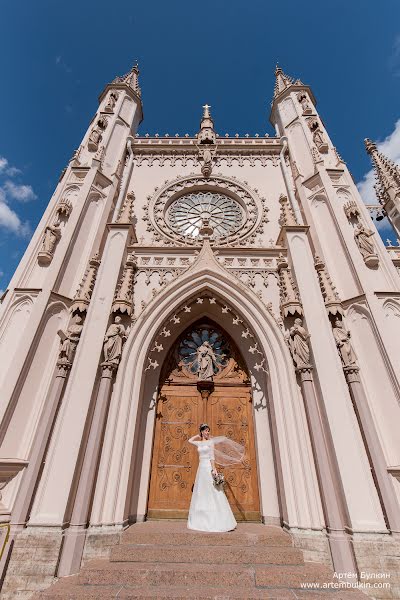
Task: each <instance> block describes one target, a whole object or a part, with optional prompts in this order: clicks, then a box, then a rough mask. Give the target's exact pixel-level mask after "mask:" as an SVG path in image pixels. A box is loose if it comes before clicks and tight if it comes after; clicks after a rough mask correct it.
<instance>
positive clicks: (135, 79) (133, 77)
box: [113, 62, 142, 96]
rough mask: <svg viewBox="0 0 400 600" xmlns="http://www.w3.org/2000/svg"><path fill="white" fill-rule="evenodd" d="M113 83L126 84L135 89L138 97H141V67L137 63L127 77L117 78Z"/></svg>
mask: <svg viewBox="0 0 400 600" xmlns="http://www.w3.org/2000/svg"><path fill="white" fill-rule="evenodd" d="M113 83H124V84H126V85H128V86H129V87H130V88H132V89H133V91H134V92H136V93H137V95H138V96H140V95H141V93H142V92H141V89H140V87H139V65H138V63H137V62H136V63H135V64H134V65H133V67H132V68H131V70H130V71H129V72H128V73H126V75H122V77H116V78H115V79H114V80H113Z"/></svg>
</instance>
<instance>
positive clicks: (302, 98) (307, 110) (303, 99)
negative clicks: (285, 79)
mask: <svg viewBox="0 0 400 600" xmlns="http://www.w3.org/2000/svg"><path fill="white" fill-rule="evenodd" d="M297 99H298V101H299V102H300V104H301V106H302V109H303V115H309V114H311V113H312V108H311V106H310V103H309V101H308V98H307V94H304V93H302V92H300V94H299V95H298V96H297Z"/></svg>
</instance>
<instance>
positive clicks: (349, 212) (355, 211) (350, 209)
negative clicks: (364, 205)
mask: <svg viewBox="0 0 400 600" xmlns="http://www.w3.org/2000/svg"><path fill="white" fill-rule="evenodd" d="M343 210H344V212H345V214H346V217H347V218H348V219H351V218H353V217H354V218H356V219H358V217H359V216H360V211H359V208H358V206H357V204H356V202H355V200H348V201H347V202H346V203H345V204H343Z"/></svg>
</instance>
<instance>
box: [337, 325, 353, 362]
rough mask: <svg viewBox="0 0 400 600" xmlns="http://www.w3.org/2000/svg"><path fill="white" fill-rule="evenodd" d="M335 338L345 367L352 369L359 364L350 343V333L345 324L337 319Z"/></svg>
mask: <svg viewBox="0 0 400 600" xmlns="http://www.w3.org/2000/svg"><path fill="white" fill-rule="evenodd" d="M333 336H334V338H335V342H336V346H337V347H338V350H339V354H340V358H341V359H342V363H343V366H344V367H350V366H353V365H355V364H356V363H357V357H356V355H355V352H354V350H353V348H352V345H351V342H350V331H346V329H345V327H344V323H343V322H342V321H340V320H339V319H337V320H336V321H335V327H334V328H333Z"/></svg>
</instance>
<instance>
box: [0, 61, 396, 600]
mask: <svg viewBox="0 0 400 600" xmlns="http://www.w3.org/2000/svg"><path fill="white" fill-rule="evenodd" d="M193 120H194V122H198V121H200V125H199V129H198V133H197V134H196V135H195V136H193V137H191V136H189V135H187V134H186V135H175V136H168V135H165V136H164V137H162V136H158V135H155V136H149V135H145V136H139V135H138V134H137V128H138V126H139V124H140V123H141V121H142V98H141V90H140V86H139V70H138V67H137V65H135V66H134V67H133V68H132V69H131V71H130V72H129V73H128V74H127V75H125V76H122V77H116V79H114V81H112V83H110V84H108V85H106V87H105V89H104V90H103V92H102V93H101V95H100V97H99V104H98V108H97V112H96V113H95V115H94V118H93V120H92V122H91V123H90V125H89V127H88V129H87V132H86V134H85V136H84V138H83V140H82V142H81V144H80V146H79V147H78V149H77V150H76V151H75V152H74V154H73V156H72V157H71V159H70V161H69V162H68V165H67V166H66V168H65V169H64V171H63V172H62V174H61V177H60V180H59V182H58V184H57V187H56V189H55V191H54V194H53V196H52V197H51V199H50V202H49V204H48V206H47V208H46V210H45V212H44V215H43V217H42V219H41V221H40V222H39V224H38V226H37V229H36V231H35V233H34V235H33V237H32V240H31V241H30V243H29V245H28V248H27V250H26V252H25V254H24V256H23V258H22V260H21V262H20V264H19V266H18V268H17V270H16V272H15V274H14V276H13V278H12V280H11V282H10V284H9V287H8V289H7V290H6V292H5V294H4V295H3V297H2V300H1V306H0V355H1V358H0V364H1V366H2V368H1V373H0V380H1V389H2V392H1V398H0V434H1V447H0V465H1V469H0V472H1V480H0V488H1V505H0V516H1V530H0V531H1V532H2V534H3V537H2V539H1V542H2V547H3V552H2V557H1V573H2V586H3V587H2V598H4V599H5V600H11V599H12V598H20V599H28V598H33V597H34V595H35V594H37V593H39V592H41V591H42V590H45V589H46V588H48V587H49V586H50V585H51V584H53V583H54V581H55V580H56V579H58V583H57V584H56V585H58V584H60V582H62V578H63V577H66V576H70V575H75V574H77V573H79V572H80V570H81V569H82V567H84V565H85V564H87V563H88V561H90V560H91V559H94V558H95V559H97V560H100V559H102V560H106V559H107V557H109V556H110V552H113V551H114V552H115V547H116V546H117V545H118V543H119V540H120V539H121V536H123V535H125V533H126V530H128V531H130V530H134V528H135V527H139V528H140V527H141V528H142V529H141V531H145V528H146V527H148V528H151V527H156V526H160V527H162V526H163V523H165V524H166V526H171V527H179V526H181V525H182V527H183V528H184V526H185V521H186V519H187V515H188V508H189V504H190V498H191V493H192V487H193V482H194V477H195V473H196V460H197V458H196V456H195V450H194V449H193V447H191V446H190V444H188V439H189V438H190V437H191V436H193V435H195V434H196V433H198V427H199V424H200V423H202V422H206V423H208V424H209V426H210V428H211V434H212V435H215V436H218V435H224V436H226V437H228V438H230V439H232V440H234V441H236V442H239V443H240V444H241V445H242V446H244V448H245V458H244V460H243V461H242V462H241V463H240V464H238V465H234V466H232V467H231V468H227V469H225V472H224V475H225V479H226V487H225V491H226V494H227V497H228V500H229V503H230V505H231V508H232V511H233V513H234V515H235V517H236V520H237V521H238V523H239V526H238V527H239V529H238V531H239V532H240V531H241V530H240V527H243V528H244V529H243V531H246V532H247V531H250V530H251V531H253V530H252V529H251V528H252V527H257V528H258V529H257V531H259V529H260V528H265V530H266V531H267V530H268V531H271V530H274V531H276V536H278V534H279V535H282V536H283V535H285V536H286V537H285V540H286V539H289V540H290V544H291V545H293V548H292V547H291V548H290V549H291V550H292V549H293V550H296V552H300V553H301V555H302V557H304V560H305V561H306V563H307V564H309V563H312V564H313V563H315V564H319V565H325V566H328V567H329V568H330V569H331V571H335V572H336V573H339V574H341V576H343V577H344V578H345V579H347V580H348V581H353V582H354V581H360V579H361V578H362V573H363V572H370V573H371V572H375V573H381V574H382V573H385V574H386V576H387V577H391V589H390V591H388V592H387V595H386V596H384V595H382V590H380V595H379V598H383V597H385V598H386V597H387V598H395V597H400V584H399V583H397V584H396V581H399V580H398V578H397V579H396V576H397V575H396V574H398V572H399V566H400V563H399V554H400V466H399V465H400V444H399V422H400V405H399V403H400V353H399V351H398V349H399V346H398V340H399V338H400V272H399V270H400V255H399V254H398V253H396V251H395V250H393V249H392V250H390V251H389V250H388V249H387V248H386V247H385V245H384V243H383V242H382V240H381V238H380V236H379V233H378V232H377V229H376V227H375V224H374V222H373V220H372V218H371V214H370V212H369V210H368V208H367V207H366V205H365V204H364V203H363V201H362V199H361V197H360V195H359V192H358V190H357V187H356V185H355V184H354V182H353V179H352V177H351V174H350V172H349V170H348V168H347V166H346V164H345V162H344V161H343V159H342V158H341V157H340V155H339V153H338V151H337V150H336V148H335V147H334V145H333V142H332V141H331V139H330V137H329V134H328V132H327V130H326V128H325V126H324V123H323V120H322V118H321V117H320V115H319V113H318V111H317V108H316V99H315V97H314V95H313V92H312V89H311V88H310V87H309V85H306V84H304V83H302V81H300V80H299V79H293V78H291V77H289V76H287V75H286V74H285V73H284V72H283V71H282V70H281V69H280V68H277V69H276V73H275V88H274V90H273V98H272V103H271V113H270V121H271V123H272V125H273V127H274V130H275V132H276V134H275V135H274V136H273V137H272V136H268V135H265V136H259V135H255V136H254V137H252V136H248V135H246V136H243V137H240V136H238V135H235V136H233V137H230V136H228V135H219V134H218V124H217V123H214V120H213V113H212V107H210V106H209V105H207V104H206V105H204V106H203V107H193ZM366 146H367V151H368V152H369V153H370V155H371V158H372V161H373V163H374V167H375V172H376V177H377V188H378V195H379V200H380V202H381V205H380V208H381V209H382V211H384V214H386V215H387V216H388V218H389V220H390V222H391V224H392V226H393V227H394V229H395V230H396V232H397V234H398V235H399V234H400V204H399V203H400V169H399V167H397V166H396V165H395V164H394V163H392V162H391V161H390V160H389V159H387V158H386V157H385V156H383V155H382V154H381V153H380V152H379V151H378V149H377V147H376V145H375V144H374V143H373V142H371V141H369V140H367V141H366ZM200 350H202V351H204V352H205V354H206V355H207V356H208V360H207V361H206V365H205V367H204V366H203V367H202V366H201V364H200V362H199V353H200ZM246 528H250V529H246ZM138 531H139V529H138ZM147 531H150V529H147ZM182 531H183V529H182ZM182 535H183V534H182ZM185 535H186V534H185ZM243 535H244V534H243ZM246 535H247V534H246ZM248 535H252V534H248ZM160 539H161V537H160ZM221 543H222V542H221ZM120 548H121V546H120ZM165 552H167V549H165ZM221 552H222V551H221ZM302 560H303V558H302ZM232 576H233V575H232ZM54 589H56V588H54ZM396 590H397V591H396ZM365 592H366V593H367V594H369V595H370V597H375V596H374V590H372V589H371V590H369V589H366V590H365ZM225 593H226V591H225ZM260 593H261V592H260ZM356 593H359V592H356ZM396 593H398V594H399V595H396ZM43 594H45V592H43ZM35 597H38V598H39V596H35ZM40 597H43V598H44V597H54V598H55V597H57V598H58V597H60V598H61V597H63V598H64V597H65V598H67V597H68V598H75V596H73V595H69V596H67V595H65V596H62V595H60V596H59V595H54V596H44V595H43V596H40ZM76 597H78V596H76ZM79 597H82V598H83V597H89V596H79ZM90 597H92V596H90ZM93 597H95V596H93ZM98 597H103V596H98ZM105 597H106V596H105V595H104V598H105ZM107 597H115V596H107ZM118 597H119V596H118ZM121 597H125V596H121ZM129 597H130V598H131V597H132V598H133V597H140V596H129ZM146 597H153V596H146ZM154 597H157V598H158V597H164V596H154ZM165 597H168V598H169V597H171V598H172V597H174V598H175V597H178V596H172V595H171V596H165ZM179 597H181V596H179ZM185 597H186V596H185ZM187 597H192V596H189V595H188V596H187ZM193 597H194V596H193ZM196 597H197V596H196ZM202 597H206V596H202ZM207 597H208V596H207ZM210 597H211V596H210ZM224 597H232V598H233V597H235V598H236V597H237V596H234V595H232V596H229V594H228V595H227V596H224ZM238 597H239V596H238ZM243 597H246V596H243ZM247 597H253V596H251V595H250V594H249V595H248V596H247ZM254 597H257V598H261V597H264V596H262V595H257V596H256V595H254ZM265 597H270V596H265ZM282 597H283V596H282ZM304 597H305V596H304ZM355 597H356V596H355ZM376 597H378V596H376Z"/></svg>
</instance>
